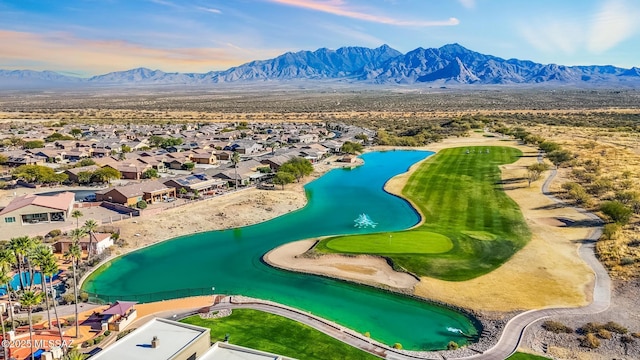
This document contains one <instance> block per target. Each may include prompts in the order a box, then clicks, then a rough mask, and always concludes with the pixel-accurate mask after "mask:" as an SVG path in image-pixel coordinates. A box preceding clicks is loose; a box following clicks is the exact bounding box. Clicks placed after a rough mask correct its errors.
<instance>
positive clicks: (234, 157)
mask: <svg viewBox="0 0 640 360" xmlns="http://www.w3.org/2000/svg"><path fill="white" fill-rule="evenodd" d="M239 162H240V154H238V152H237V151H234V152H233V155H231V163H232V164H233V168H234V170H235V176H234V177H235V180H236V190H238V163H239Z"/></svg>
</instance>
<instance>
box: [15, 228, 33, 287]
mask: <svg viewBox="0 0 640 360" xmlns="http://www.w3.org/2000/svg"><path fill="white" fill-rule="evenodd" d="M31 244H32V241H31V238H30V237H28V236H20V237H15V238H11V240H10V241H9V249H10V250H11V251H12V252H13V254H14V255H15V257H16V264H17V265H18V274H19V276H18V277H19V278H20V287H21V288H22V289H24V288H25V286H24V277H23V276H22V265H23V263H24V259H25V257H26V256H27V254H28V253H29V249H30V248H31Z"/></svg>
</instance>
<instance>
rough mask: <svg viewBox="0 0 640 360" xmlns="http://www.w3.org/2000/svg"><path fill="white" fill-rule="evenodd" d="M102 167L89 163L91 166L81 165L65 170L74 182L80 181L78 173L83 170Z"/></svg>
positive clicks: (93, 169)
mask: <svg viewBox="0 0 640 360" xmlns="http://www.w3.org/2000/svg"><path fill="white" fill-rule="evenodd" d="M98 169H100V167H99V166H97V165H89V166H81V167H77V168H72V169H67V170H65V171H64V173H65V174H67V176H69V181H71V182H74V183H79V182H80V181H79V179H78V174H79V173H81V172H94V171H96V170H98Z"/></svg>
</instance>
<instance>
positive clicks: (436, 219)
mask: <svg viewBox="0 0 640 360" xmlns="http://www.w3.org/2000/svg"><path fill="white" fill-rule="evenodd" d="M520 156H522V152H521V151H520V150H518V149H515V148H512V147H460V148H451V149H445V150H442V151H440V152H438V153H437V154H436V155H434V156H433V157H431V158H430V159H428V160H426V161H425V162H424V163H423V164H421V165H420V167H419V168H418V169H417V170H416V171H415V172H414V173H413V174H412V175H411V177H410V178H409V180H408V182H407V184H406V186H405V187H404V189H403V190H402V194H403V196H405V197H406V198H407V199H409V200H411V202H412V203H413V204H415V206H416V207H417V208H418V211H419V212H420V213H421V214H422V215H423V216H424V223H423V224H422V225H420V226H418V227H416V228H414V229H411V230H406V231H401V232H393V233H388V232H387V233H376V234H365V235H349V236H338V237H332V238H328V239H324V240H322V241H320V242H319V243H318V245H317V246H316V248H315V249H316V251H319V252H324V253H349V254H372V255H379V256H384V257H386V258H388V259H390V260H391V262H392V263H393V265H394V267H396V268H399V269H404V270H406V271H409V272H411V273H414V274H416V275H419V276H429V277H434V278H438V279H443V280H450V281H462V280H468V279H472V278H475V277H477V276H480V275H483V274H486V273H489V272H491V271H492V270H494V269H496V268H497V267H499V266H500V265H502V264H503V263H504V262H505V261H507V260H508V259H509V258H510V257H511V256H512V255H513V254H515V253H516V252H517V251H518V250H520V249H521V248H522V247H523V246H524V245H525V244H526V243H527V242H528V241H529V239H530V237H531V233H530V231H529V228H528V227H527V225H526V223H525V221H524V218H523V216H522V213H521V212H520V209H519V207H518V205H517V204H516V203H515V202H514V201H513V200H512V199H511V198H509V197H508V196H507V195H506V193H505V192H504V189H503V185H502V181H501V177H500V169H499V166H500V165H503V164H510V163H513V162H515V161H516V160H517V159H518V158H519V157H520Z"/></svg>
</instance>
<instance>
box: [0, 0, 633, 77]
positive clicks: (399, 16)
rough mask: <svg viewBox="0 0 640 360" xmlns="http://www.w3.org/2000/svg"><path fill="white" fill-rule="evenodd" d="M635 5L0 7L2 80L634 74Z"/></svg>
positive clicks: (61, 0) (332, 2) (156, 1)
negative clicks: (570, 68) (409, 57)
mask: <svg viewBox="0 0 640 360" xmlns="http://www.w3.org/2000/svg"><path fill="white" fill-rule="evenodd" d="M637 19H640V1H638V0H580V1H558V0H535V1H525V0H522V1H520V0H58V1H49V0H46V1H45V0H42V1H40V0H0V44H2V45H1V46H2V50H1V51H0V69H7V70H13V69H32V70H53V71H58V72H62V73H65V74H73V75H79V76H90V75H95V74H102V73H106V72H110V71H120V70H127V69H131V68H136V67H148V68H151V69H160V70H163V71H167V72H169V71H171V72H173V71H178V72H207V71H211V70H223V69H227V68H229V67H231V66H235V65H240V64H242V63H245V62H248V61H251V60H257V59H268V58H272V57H275V56H277V55H280V54H282V53H284V52H287V51H300V50H316V49H318V48H321V47H327V48H330V49H336V48H339V47H341V46H365V47H377V46H380V45H382V44H388V45H389V46H391V47H393V48H395V49H397V50H399V51H401V52H403V53H404V52H407V51H410V50H413V49H415V48H417V47H424V48H427V47H440V46H442V45H445V44H448V43H454V42H457V43H459V44H461V45H463V46H465V47H467V48H469V49H471V50H474V51H478V52H481V53H485V54H491V55H496V56H500V57H503V58H519V59H526V60H533V61H536V62H541V63H558V64H565V65H578V64H580V65H592V64H597V65H605V64H611V65H616V66H622V67H632V66H640V26H639V24H640V21H637Z"/></svg>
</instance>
